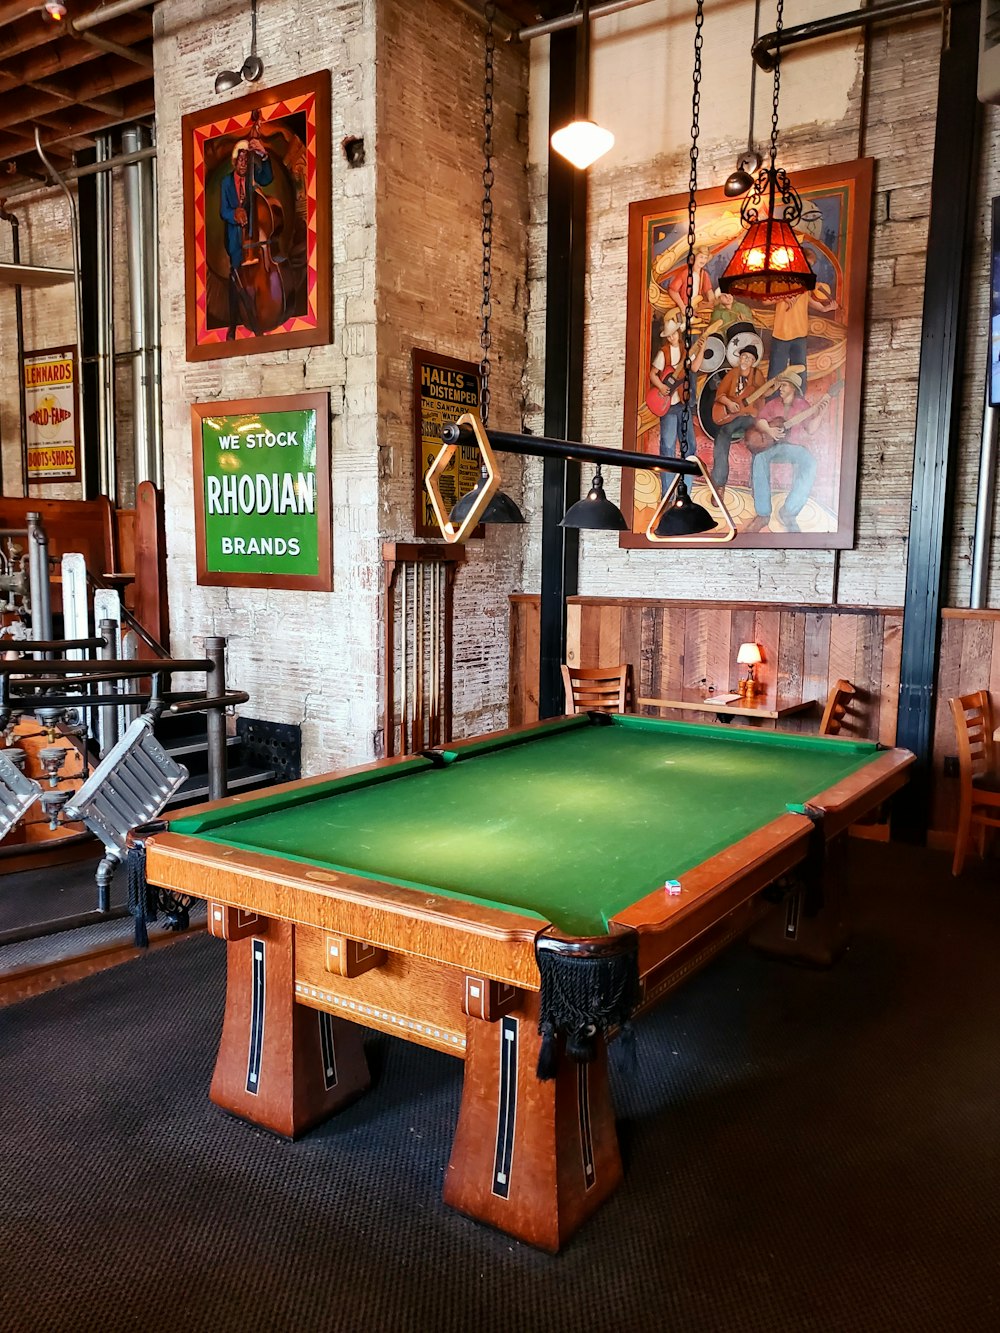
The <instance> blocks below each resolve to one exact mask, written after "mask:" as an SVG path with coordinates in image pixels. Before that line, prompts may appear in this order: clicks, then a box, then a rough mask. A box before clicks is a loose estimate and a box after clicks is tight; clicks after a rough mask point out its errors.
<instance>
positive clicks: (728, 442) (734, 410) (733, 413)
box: [712, 347, 764, 499]
mask: <svg viewBox="0 0 1000 1333" xmlns="http://www.w3.org/2000/svg"><path fill="white" fill-rule="evenodd" d="M763 387H764V373H763V371H761V370H759V369H758V368H757V349H756V348H755V347H744V348H742V349H741V351H740V355H739V360H738V361H737V363H736V365H735V366H734V367H733V368H732V369H731V370H728V371H727V372H726V374H725V375H723V377H722V380H721V381H720V383H719V387H718V388H717V389H716V391H715V404H714V406H713V408H712V416H713V419H714V420H715V421H716V422H717V423H718V426H719V429H718V431H717V432H716V436H715V445H714V447H713V450H712V484H713V485H714V486H715V489H716V490H717V491H718V492H719V498H720V499H724V498H725V493H726V483H727V482H728V480H729V451H730V449H731V448H732V446H733V442H734V441H735V440H742V439H743V436H744V435H745V434H746V432H747V430H748V428H749V427H750V426H752V425H753V423H754V420H755V417H754V413H753V411H752V410H751V409H750V407H749V405H748V403H747V399H748V398H750V397H751V396H756V394H757V391H758V389H762V388H763Z"/></svg>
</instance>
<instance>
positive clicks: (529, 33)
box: [508, 0, 649, 42]
mask: <svg viewBox="0 0 1000 1333" xmlns="http://www.w3.org/2000/svg"><path fill="white" fill-rule="evenodd" d="M648 4H649V0H609V3H607V4H603V5H591V7H590V21H591V22H593V21H594V19H602V18H604V17H605V16H606V15H607V14H618V13H620V12H621V11H622V10H623V9H635V8H637V6H639V5H648ZM582 21H583V15H582V14H581V13H580V12H579V10H577V11H576V12H575V13H573V14H563V15H562V17H561V18H557V19H546V20H545V22H544V23H532V24H531V25H530V26H529V27H527V28H521V29H519V30H518V31H517V32H512V33H511V35H510V37H509V39H508V40H509V41H512V42H530V41H533V40H534V39H535V38H536V37H547V36H548V35H549V33H551V32H562V31H563V29H565V28H575V27H577V26H578V25H579V24H580V23H581V22H582Z"/></svg>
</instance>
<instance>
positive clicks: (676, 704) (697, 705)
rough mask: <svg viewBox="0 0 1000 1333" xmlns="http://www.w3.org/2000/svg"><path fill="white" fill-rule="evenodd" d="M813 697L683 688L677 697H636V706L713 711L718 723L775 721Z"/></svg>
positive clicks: (806, 705)
mask: <svg viewBox="0 0 1000 1333" xmlns="http://www.w3.org/2000/svg"><path fill="white" fill-rule="evenodd" d="M815 702H816V700H815V699H782V700H781V701H780V702H779V700H778V699H777V698H776V696H775V694H774V691H773V690H767V691H765V692H764V693H763V694H755V695H754V696H753V697H752V698H750V699H748V698H747V697H746V695H743V694H735V691H734V693H733V694H731V695H729V694H717V695H713V694H705V692H704V691H703V690H684V691H682V697H681V698H679V699H637V700H636V703H637V705H638V706H639V707H640V708H679V709H684V710H685V711H688V712H692V713H714V714H715V715H716V717H717V718H718V720H719V721H720V722H732V720H733V718H734V717H749V718H754V719H756V720H758V721H759V720H760V719H762V718H768V719H769V720H771V721H772V722H777V721H779V719H781V718H783V717H789V716H790V715H791V714H792V713H804V712H805V711H806V710H807V709H809V708H812V706H813V705H814V704H815Z"/></svg>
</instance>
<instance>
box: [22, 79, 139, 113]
mask: <svg viewBox="0 0 1000 1333" xmlns="http://www.w3.org/2000/svg"><path fill="white" fill-rule="evenodd" d="M24 87H25V88H31V89H32V90H33V91H34V92H37V93H44V94H45V96H46V97H51V98H52V99H53V100H54V101H56V102H59V103H60V104H61V105H62V106H86V107H90V109H91V110H92V111H100V113H101V114H102V115H103V116H120V115H121V113H122V101H121V98H120V97H119V98H116V99H114V100H113V101H105V100H104V99H103V98H100V97H85V96H84V95H83V94H82V93H67V92H63V90H62V89H61V88H57V87H56V86H55V85H54V84H52V83H48V82H43V81H42V80H40V79H39V80H38V81H37V82H34V83H26V84H24ZM35 119H36V120H39V119H40V117H38V116H36V117H35Z"/></svg>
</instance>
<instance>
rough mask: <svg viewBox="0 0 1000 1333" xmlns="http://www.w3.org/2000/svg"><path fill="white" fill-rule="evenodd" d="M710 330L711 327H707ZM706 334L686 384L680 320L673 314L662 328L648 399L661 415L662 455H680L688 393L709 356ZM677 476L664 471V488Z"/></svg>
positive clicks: (690, 444)
mask: <svg viewBox="0 0 1000 1333" xmlns="http://www.w3.org/2000/svg"><path fill="white" fill-rule="evenodd" d="M706 332H707V330H706ZM703 338H704V335H703V337H702V338H700V339H699V340H698V342H697V343H695V345H694V347H692V349H691V374H690V376H689V377H688V382H687V384H685V383H684V340H683V338H682V337H681V325H680V323H679V322H678V321H677V320H676V319H673V318H671V317H668V318H666V319H664V321H663V324H662V326H661V328H660V350H659V351H658V352H657V353H656V355H655V356H654V357H653V364H652V365H651V366H650V368H649V384H650V390H649V393H648V394H647V395H646V402H647V404H648V405H649V407H650V408H651V410H652V411H653V412H655V413H656V415H657V416H658V417H659V418H660V457H661V458H679V457H680V456H681V454H680V451H681V449H682V447H683V441H682V440H681V437H680V432H681V419H682V418H683V416H684V404H685V402H686V401H687V397H688V394H690V393H692V392H693V391H694V387H695V385H694V377H695V375H696V373H697V372H698V371H699V370H700V369H701V363H702V361H703V360H704V358H705V346H704V340H703ZM694 447H695V442H694V440H693V439H690V440H688V441H687V452H689V453H694ZM672 480H673V477H672V476H671V475H670V473H668V472H661V473H660V486H661V490H663V491H665V490H666V489H667V487H668V486H669V485H670V483H671V481H672Z"/></svg>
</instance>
